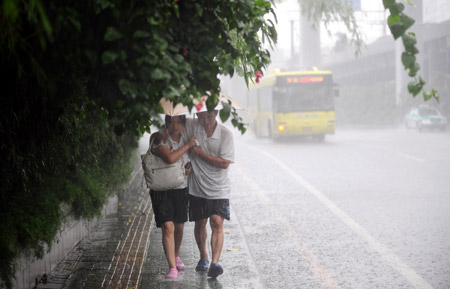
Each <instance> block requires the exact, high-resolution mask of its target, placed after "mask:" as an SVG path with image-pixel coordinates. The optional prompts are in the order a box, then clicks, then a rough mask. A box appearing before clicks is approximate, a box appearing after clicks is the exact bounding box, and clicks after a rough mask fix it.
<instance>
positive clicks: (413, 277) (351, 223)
mask: <svg viewBox="0 0 450 289" xmlns="http://www.w3.org/2000/svg"><path fill="white" fill-rule="evenodd" d="M243 145H244V146H246V147H247V148H249V149H251V150H253V151H257V152H258V153H260V154H261V155H264V156H266V157H267V158H269V159H271V160H273V161H274V162H275V163H276V164H277V165H278V166H279V167H280V168H281V169H283V170H284V171H285V172H286V173H288V174H289V175H291V176H292V177H293V178H294V179H295V180H296V181H297V182H298V183H299V184H300V185H302V186H303V187H304V188H306V190H307V191H308V192H309V193H311V194H312V195H313V196H314V197H316V199H317V200H319V201H320V202H321V203H322V204H323V205H325V206H326V207H327V208H328V209H329V210H330V211H331V212H333V213H334V214H335V215H336V216H337V217H338V218H339V219H340V220H341V221H342V222H343V223H344V224H346V225H347V226H348V227H349V228H350V229H351V230H352V231H353V232H355V233H356V234H358V235H359V236H360V237H362V238H363V239H365V240H366V241H367V242H368V243H369V244H370V246H371V247H372V248H373V249H374V250H375V251H376V252H378V254H380V255H381V256H382V257H383V258H384V259H385V260H386V261H387V262H388V263H389V264H390V265H391V266H392V267H393V268H394V269H395V270H396V271H398V272H399V273H400V274H401V275H403V277H405V278H406V279H407V280H408V282H410V283H411V285H413V286H414V287H415V288H417V289H432V288H433V287H432V286H431V285H430V284H429V283H428V282H427V281H426V280H425V279H423V278H422V276H420V275H419V274H417V273H416V272H415V271H414V270H413V269H411V268H410V267H409V266H408V265H406V264H405V263H404V262H403V261H402V260H401V259H400V258H399V257H397V256H396V255H394V254H393V253H392V252H390V251H389V250H388V249H387V248H386V247H385V246H384V245H383V244H381V243H380V242H379V241H378V240H376V239H375V238H374V237H372V235H370V233H369V232H367V231H366V230H365V229H364V228H363V227H361V225H359V224H358V223H357V222H356V221H355V220H353V219H352V218H351V217H350V216H349V215H347V214H346V213H345V212H344V211H342V210H341V209H339V207H337V206H336V205H335V204H334V203H333V202H332V201H331V200H330V199H328V198H327V197H326V196H325V195H324V194H322V193H321V192H320V191H319V190H318V189H316V188H315V187H314V186H313V185H311V184H310V183H309V182H308V181H306V180H305V179H304V178H302V177H301V176H300V175H298V174H297V173H296V172H294V171H293V170H292V169H290V168H289V167H288V166H286V165H285V164H284V163H282V162H281V161H280V160H278V159H277V158H276V157H274V156H273V155H271V154H269V153H268V152H265V151H263V150H260V149H257V148H255V147H254V146H248V145H245V144H243Z"/></svg>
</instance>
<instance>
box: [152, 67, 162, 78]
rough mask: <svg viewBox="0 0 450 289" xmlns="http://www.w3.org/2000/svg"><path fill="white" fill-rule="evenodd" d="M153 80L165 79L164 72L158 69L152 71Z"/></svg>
mask: <svg viewBox="0 0 450 289" xmlns="http://www.w3.org/2000/svg"><path fill="white" fill-rule="evenodd" d="M152 78H154V79H157V80H159V79H163V78H164V73H163V72H162V70H161V69H159V68H156V69H154V70H153V71H152Z"/></svg>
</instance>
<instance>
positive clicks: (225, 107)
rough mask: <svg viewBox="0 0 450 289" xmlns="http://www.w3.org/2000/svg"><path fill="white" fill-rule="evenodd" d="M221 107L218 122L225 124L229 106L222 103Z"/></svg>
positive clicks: (229, 109) (228, 115)
mask: <svg viewBox="0 0 450 289" xmlns="http://www.w3.org/2000/svg"><path fill="white" fill-rule="evenodd" d="M222 107H223V108H222V109H221V110H220V112H219V115H220V120H222V122H226V121H227V119H228V118H229V117H230V112H231V104H229V103H227V102H224V101H222Z"/></svg>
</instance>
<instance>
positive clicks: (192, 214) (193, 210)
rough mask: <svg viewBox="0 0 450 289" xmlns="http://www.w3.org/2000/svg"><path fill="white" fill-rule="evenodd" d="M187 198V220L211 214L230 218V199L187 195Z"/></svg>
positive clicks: (207, 216)
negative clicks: (211, 198) (212, 198)
mask: <svg viewBox="0 0 450 289" xmlns="http://www.w3.org/2000/svg"><path fill="white" fill-rule="evenodd" d="M188 198H189V221H191V222H193V221H198V220H202V219H207V218H209V217H210V216H211V215H219V216H221V217H223V218H224V219H227V220H230V200H228V199H217V200H210V199H204V198H199V197H195V196H193V195H188Z"/></svg>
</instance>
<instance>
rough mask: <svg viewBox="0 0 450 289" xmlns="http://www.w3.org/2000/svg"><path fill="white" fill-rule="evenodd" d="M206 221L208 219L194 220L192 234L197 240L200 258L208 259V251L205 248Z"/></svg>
mask: <svg viewBox="0 0 450 289" xmlns="http://www.w3.org/2000/svg"><path fill="white" fill-rule="evenodd" d="M206 223H208V219H201V220H198V221H195V226H194V236H195V241H196V242H197V247H198V251H199V252H200V259H203V260H208V251H207V250H206V238H207V237H208V235H207V232H206Z"/></svg>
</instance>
